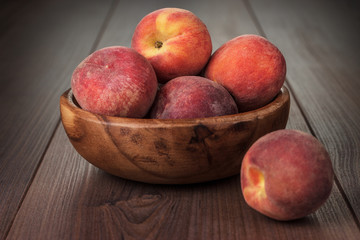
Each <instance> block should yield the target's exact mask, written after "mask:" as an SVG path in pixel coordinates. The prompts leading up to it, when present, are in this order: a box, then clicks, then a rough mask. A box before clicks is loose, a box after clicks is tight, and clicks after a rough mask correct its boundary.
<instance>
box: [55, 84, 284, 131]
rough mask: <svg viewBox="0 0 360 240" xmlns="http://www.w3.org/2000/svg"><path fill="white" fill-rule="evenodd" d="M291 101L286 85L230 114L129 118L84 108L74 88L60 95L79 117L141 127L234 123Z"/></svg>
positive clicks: (267, 113) (268, 112)
mask: <svg viewBox="0 0 360 240" xmlns="http://www.w3.org/2000/svg"><path fill="white" fill-rule="evenodd" d="M289 101H290V94H289V90H288V89H287V87H286V86H282V87H281V89H280V91H279V93H278V94H277V95H276V96H275V97H274V99H273V100H272V101H271V102H269V103H268V104H266V105H265V106H263V107H260V108H257V109H254V110H250V111H247V112H241V113H236V114H230V115H223V116H215V117H206V118H184V119H152V118H128V117H117V116H107V115H100V114H96V113H92V112H90V111H87V110H84V109H82V108H81V107H80V106H79V105H78V104H77V103H76V99H75V96H74V95H73V92H72V89H71V88H69V89H68V90H66V91H65V92H64V93H63V94H62V95H61V97H60V107H62V106H64V105H66V106H67V107H69V108H70V109H72V110H73V111H74V112H75V113H76V114H77V115H79V116H78V117H80V118H82V119H84V120H87V121H93V122H100V123H103V124H109V123H111V124H112V125H120V126H124V125H132V126H139V127H159V126H162V127H166V126H167V127H189V126H195V125H199V124H203V125H213V124H219V123H234V122H242V121H251V120H254V119H257V118H260V117H263V116H266V115H270V114H271V113H273V112H274V111H276V110H277V109H279V108H281V107H282V106H283V105H284V104H286V103H287V102H289ZM94 116H95V117H96V118H94Z"/></svg>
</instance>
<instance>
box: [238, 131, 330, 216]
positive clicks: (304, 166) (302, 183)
mask: <svg viewBox="0 0 360 240" xmlns="http://www.w3.org/2000/svg"><path fill="white" fill-rule="evenodd" d="M333 179H334V173H333V168H332V164H331V161H330V157H329V154H328V152H327V151H326V149H325V148H324V146H323V145H322V144H321V143H320V142H319V141H318V140H317V139H316V138H315V137H313V136H312V135H310V134H307V133H304V132H301V131H298V130H289V129H286V130H285V129H283V130H277V131H275V132H271V133H268V134H267V135H265V136H263V137H261V138H259V139H258V140H257V141H256V142H255V143H254V144H253V145H252V146H251V147H250V148H249V150H248V151H247V153H246V154H245V156H244V158H243V162H242V166H241V189H242V192H243V196H244V198H245V201H246V202H247V204H248V205H249V206H250V207H252V208H254V209H255V210H257V211H259V212H260V213H262V214H264V215H266V216H268V217H270V218H273V219H277V220H284V221H285V220H293V219H298V218H302V217H305V216H307V215H308V214H310V213H313V212H314V211H316V210H317V209H318V208H319V207H320V206H321V205H322V204H323V203H324V202H325V201H326V200H327V198H328V197H329V195H330V193H331V189H332V186H333V181H334V180H333Z"/></svg>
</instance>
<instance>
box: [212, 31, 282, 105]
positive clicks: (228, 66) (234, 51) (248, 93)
mask: <svg viewBox="0 0 360 240" xmlns="http://www.w3.org/2000/svg"><path fill="white" fill-rule="evenodd" d="M285 75H286V62H285V58H284V56H283V55H282V53H281V52H280V51H279V49H278V48H277V47H276V46H275V45H273V44H272V43H271V42H269V41H268V40H267V39H265V38H263V37H261V36H258V35H252V34H247V35H241V36H238V37H236V38H234V39H232V40H230V41H228V42H226V43H225V44H223V45H222V46H221V47H220V48H219V49H217V50H216V51H215V53H214V54H213V55H212V56H211V58H210V61H209V63H208V65H207V66H206V69H205V77H207V78H209V79H211V80H213V81H215V82H218V83H220V84H221V85H223V86H224V87H225V88H226V89H227V90H228V91H229V92H230V93H231V94H232V95H233V96H234V98H235V101H236V103H237V105H238V108H239V112H245V111H249V110H253V109H256V108H259V107H262V106H264V105H266V104H267V103H269V102H270V101H271V100H272V99H273V98H274V97H275V96H276V95H277V94H278V93H279V91H280V88H281V87H282V85H283V83H284V81H285Z"/></svg>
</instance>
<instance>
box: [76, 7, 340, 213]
mask: <svg viewBox="0 0 360 240" xmlns="http://www.w3.org/2000/svg"><path fill="white" fill-rule="evenodd" d="M212 51H213V49H212V42H211V37H210V34H209V32H208V30H207V27H206V25H205V24H204V23H203V22H202V21H201V20H200V19H199V18H198V17H197V16H196V15H195V14H193V13H192V12H190V11H187V10H184V9H178V8H164V9H159V10H157V11H154V12H152V13H150V14H148V15H146V16H145V17H144V18H143V19H142V20H141V21H140V22H139V24H138V25H137V27H136V29H135V32H134V34H133V37H132V42H131V48H128V47H123V46H111V47H106V48H102V49H100V50H97V51H95V52H94V53H92V54H91V55H89V56H88V57H87V58H85V59H84V60H83V61H82V62H81V63H80V64H79V65H78V66H77V67H76V69H75V70H74V72H73V75H72V79H71V88H72V91H73V94H74V97H75V98H76V101H77V102H78V104H79V105H80V106H81V108H83V109H84V110H87V111H89V112H92V113H96V114H100V115H108V116H118V117H127V118H157V119H189V118H206V117H214V116H222V115H229V114H236V113H239V112H246V111H251V110H254V109H257V108H260V107H263V106H265V105H266V104H268V103H269V102H271V101H272V100H273V99H274V98H275V97H276V95H277V94H278V93H279V91H280V89H281V87H282V86H283V84H284V81H285V75H286V62H285V59H284V56H283V55H282V53H281V52H280V51H279V49H278V48H277V47H276V46H275V45H274V44H272V43H271V42H269V41H268V40H267V39H265V38H263V37H261V36H257V35H251V34H248V35H241V36H238V37H236V38H234V39H231V40H229V41H228V42H226V43H224V44H223V45H222V46H221V47H220V48H218V49H217V50H216V51H215V52H214V53H213V54H212ZM333 177H334V176H333V169H332V165H331V161H330V158H329V154H328V153H327V151H326V150H325V148H324V147H323V146H322V144H321V143H320V142H319V141H318V140H317V139H316V138H315V137H313V136H312V135H310V134H307V133H303V132H300V131H297V130H278V131H275V132H272V133H269V134H267V135H265V136H264V137H262V138H260V139H259V140H257V141H256V142H255V143H254V144H253V145H252V146H251V147H250V149H249V150H248V152H247V154H246V155H245V157H244V159H243V162H242V167H241V187H242V193H243V196H244V198H245V200H246V202H247V203H248V204H249V205H250V206H251V207H253V208H254V209H256V210H257V211H259V212H261V213H263V214H265V215H266V216H269V217H271V218H274V219H278V220H291V219H296V218H300V217H303V216H306V215H308V214H310V213H312V212H314V211H315V210H316V209H318V208H319V207H320V206H321V205H322V204H323V203H324V202H325V200H326V199H327V198H328V196H329V195H330V192H331V189H332V185H333Z"/></svg>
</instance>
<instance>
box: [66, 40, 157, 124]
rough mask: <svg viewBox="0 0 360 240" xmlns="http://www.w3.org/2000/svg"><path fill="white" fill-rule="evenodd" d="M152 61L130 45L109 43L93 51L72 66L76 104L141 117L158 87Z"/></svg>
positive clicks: (92, 110)
mask: <svg viewBox="0 0 360 240" xmlns="http://www.w3.org/2000/svg"><path fill="white" fill-rule="evenodd" d="M157 84H158V82H157V79H156V75H155V72H154V69H153V68H152V66H151V64H150V63H149V62H148V61H147V60H146V59H145V58H144V57H143V56H142V55H140V54H139V53H137V52H136V51H135V50H133V49H131V48H126V47H121V46H112V47H106V48H102V49H100V50H97V51H95V52H94V53H92V54H91V55H89V56H88V57H87V58H85V59H84V60H83V61H82V62H81V63H80V64H79V65H78V66H77V67H76V69H75V70H74V72H73V75H72V79H71V88H72V91H73V94H74V96H75V98H76V100H77V102H78V103H79V105H80V106H81V107H82V108H83V109H85V110H87V111H90V112H93V113H97V114H101V115H109V116H121V117H134V118H142V117H144V116H145V115H146V113H147V112H148V111H149V109H150V107H151V105H152V103H153V101H154V99H155V96H156V91H157Z"/></svg>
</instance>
